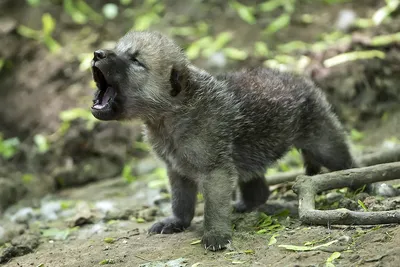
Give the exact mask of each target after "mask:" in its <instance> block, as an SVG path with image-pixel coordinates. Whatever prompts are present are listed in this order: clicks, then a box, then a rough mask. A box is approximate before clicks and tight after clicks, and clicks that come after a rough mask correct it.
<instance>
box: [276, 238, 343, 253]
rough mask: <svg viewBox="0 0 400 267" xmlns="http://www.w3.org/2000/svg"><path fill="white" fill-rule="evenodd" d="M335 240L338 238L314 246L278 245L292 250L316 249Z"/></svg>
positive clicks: (326, 245)
mask: <svg viewBox="0 0 400 267" xmlns="http://www.w3.org/2000/svg"><path fill="white" fill-rule="evenodd" d="M336 242H338V240H333V241H330V242H328V243H325V244H322V245H319V246H315V247H306V246H294V245H279V246H278V247H280V248H285V249H287V250H293V251H310V250H317V249H319V248H322V247H328V246H330V245H332V244H334V243H336Z"/></svg>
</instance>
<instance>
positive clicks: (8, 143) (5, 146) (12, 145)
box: [0, 133, 20, 159]
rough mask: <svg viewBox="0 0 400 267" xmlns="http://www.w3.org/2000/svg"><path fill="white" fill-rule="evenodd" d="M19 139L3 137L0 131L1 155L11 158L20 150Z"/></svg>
mask: <svg viewBox="0 0 400 267" xmlns="http://www.w3.org/2000/svg"><path fill="white" fill-rule="evenodd" d="M19 144H20V142H19V139H18V138H17V137H13V138H9V139H3V135H2V134H1V133H0V156H1V157H3V158H4V159H11V158H12V157H14V155H15V153H17V151H18V147H19Z"/></svg>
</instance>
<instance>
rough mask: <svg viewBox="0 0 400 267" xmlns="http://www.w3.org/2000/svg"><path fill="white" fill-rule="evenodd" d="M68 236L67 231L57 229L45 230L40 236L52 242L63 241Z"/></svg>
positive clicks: (68, 231) (68, 232)
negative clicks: (52, 240)
mask: <svg viewBox="0 0 400 267" xmlns="http://www.w3.org/2000/svg"><path fill="white" fill-rule="evenodd" d="M69 234H70V230H69V229H65V230H60V229H57V228H50V229H45V230H43V231H42V236H44V237H49V238H51V239H54V240H65V239H67V237H68V236H69Z"/></svg>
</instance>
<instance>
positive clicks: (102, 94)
mask: <svg viewBox="0 0 400 267" xmlns="http://www.w3.org/2000/svg"><path fill="white" fill-rule="evenodd" d="M92 71H93V79H94V81H95V82H96V85H97V88H98V90H97V92H96V94H95V97H94V99H93V106H92V109H94V110H109V109H111V108H112V103H113V101H114V100H115V97H116V96H117V92H116V90H115V88H113V87H112V86H111V85H110V84H109V83H108V82H107V80H106V78H105V77H104V75H103V73H102V72H101V70H100V69H99V68H97V67H93V68H92Z"/></svg>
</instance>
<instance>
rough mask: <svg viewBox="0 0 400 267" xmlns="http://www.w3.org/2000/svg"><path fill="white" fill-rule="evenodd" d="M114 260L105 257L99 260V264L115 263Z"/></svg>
mask: <svg viewBox="0 0 400 267" xmlns="http://www.w3.org/2000/svg"><path fill="white" fill-rule="evenodd" d="M115 263H116V261H115V260H113V259H105V260H102V261H100V262H99V264H100V265H106V264H115Z"/></svg>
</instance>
